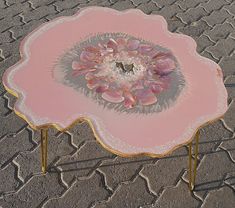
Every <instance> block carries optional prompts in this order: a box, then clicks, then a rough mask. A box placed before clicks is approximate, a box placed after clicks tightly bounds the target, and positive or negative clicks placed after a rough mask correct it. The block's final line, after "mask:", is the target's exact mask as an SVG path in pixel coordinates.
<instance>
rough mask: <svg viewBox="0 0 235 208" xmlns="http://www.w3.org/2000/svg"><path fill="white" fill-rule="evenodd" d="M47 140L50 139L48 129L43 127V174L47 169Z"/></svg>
mask: <svg viewBox="0 0 235 208" xmlns="http://www.w3.org/2000/svg"><path fill="white" fill-rule="evenodd" d="M47 140H48V129H47V128H43V129H41V164H42V165H41V168H42V172H43V174H45V173H46V169H47Z"/></svg>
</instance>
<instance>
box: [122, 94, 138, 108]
mask: <svg viewBox="0 0 235 208" xmlns="http://www.w3.org/2000/svg"><path fill="white" fill-rule="evenodd" d="M124 98H125V100H124V104H123V105H124V106H125V107H126V108H128V109H129V108H133V107H134V106H135V104H136V99H135V97H134V96H133V95H132V94H131V93H130V92H128V91H126V92H124Z"/></svg>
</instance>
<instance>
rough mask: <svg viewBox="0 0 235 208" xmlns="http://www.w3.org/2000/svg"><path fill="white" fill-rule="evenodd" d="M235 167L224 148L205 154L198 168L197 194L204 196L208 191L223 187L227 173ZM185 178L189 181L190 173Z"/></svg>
mask: <svg viewBox="0 0 235 208" xmlns="http://www.w3.org/2000/svg"><path fill="white" fill-rule="evenodd" d="M234 168H235V163H233V162H231V159H230V158H229V156H228V154H227V153H226V152H225V151H224V150H217V152H214V153H210V154H207V155H205V156H204V157H203V159H202V161H201V162H200V163H199V166H198V168H197V178H196V187H195V192H196V194H197V196H200V197H202V198H204V197H205V195H206V193H207V192H208V191H211V190H215V189H218V188H220V187H222V185H223V183H224V182H223V180H224V177H225V175H226V174H227V173H229V172H232V171H234ZM187 173H188V171H187ZM184 180H185V181H188V174H185V175H184Z"/></svg>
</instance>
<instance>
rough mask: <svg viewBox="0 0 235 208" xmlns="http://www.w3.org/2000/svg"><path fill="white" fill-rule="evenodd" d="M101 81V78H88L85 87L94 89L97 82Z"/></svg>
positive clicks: (97, 84)
mask: <svg viewBox="0 0 235 208" xmlns="http://www.w3.org/2000/svg"><path fill="white" fill-rule="evenodd" d="M100 83H101V80H99V79H97V78H94V79H90V80H88V81H87V87H88V88H89V89H94V88H95V87H97V86H99V84H100Z"/></svg>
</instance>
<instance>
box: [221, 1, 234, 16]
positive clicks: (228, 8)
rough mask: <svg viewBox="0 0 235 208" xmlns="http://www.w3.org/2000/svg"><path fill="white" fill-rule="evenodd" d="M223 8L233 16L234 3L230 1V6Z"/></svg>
mask: <svg viewBox="0 0 235 208" xmlns="http://www.w3.org/2000/svg"><path fill="white" fill-rule="evenodd" d="M224 8H226V9H227V10H228V12H229V13H230V14H233V15H235V3H234V1H232V3H231V4H229V5H226V6H225V7H224Z"/></svg>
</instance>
